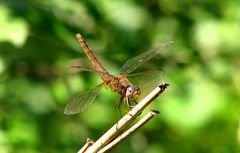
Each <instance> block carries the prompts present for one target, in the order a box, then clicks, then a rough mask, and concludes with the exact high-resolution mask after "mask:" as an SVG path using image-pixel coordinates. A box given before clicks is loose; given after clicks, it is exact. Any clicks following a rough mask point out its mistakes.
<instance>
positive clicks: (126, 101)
mask: <svg viewBox="0 0 240 153" xmlns="http://www.w3.org/2000/svg"><path fill="white" fill-rule="evenodd" d="M124 101H125V104H124V105H125V106H126V105H127V106H128V107H129V108H133V107H134V106H133V105H132V104H131V103H130V99H129V98H128V97H125V99H124ZM134 102H135V103H136V104H137V102H136V101H135V100H134Z"/></svg>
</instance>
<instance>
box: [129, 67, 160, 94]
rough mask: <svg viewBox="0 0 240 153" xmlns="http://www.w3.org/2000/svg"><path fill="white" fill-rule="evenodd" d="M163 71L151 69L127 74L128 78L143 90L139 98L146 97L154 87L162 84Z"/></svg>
mask: <svg viewBox="0 0 240 153" xmlns="http://www.w3.org/2000/svg"><path fill="white" fill-rule="evenodd" d="M162 77H163V72H162V71H160V70H150V71H145V72H140V73H135V74H130V75H128V76H127V78H128V80H129V81H130V82H131V83H132V84H133V85H135V86H138V87H139V88H140V91H141V95H140V97H139V99H142V98H143V97H145V96H146V95H147V94H148V93H149V92H151V91H152V90H153V89H154V88H156V87H157V86H159V85H160V83H161V79H162Z"/></svg>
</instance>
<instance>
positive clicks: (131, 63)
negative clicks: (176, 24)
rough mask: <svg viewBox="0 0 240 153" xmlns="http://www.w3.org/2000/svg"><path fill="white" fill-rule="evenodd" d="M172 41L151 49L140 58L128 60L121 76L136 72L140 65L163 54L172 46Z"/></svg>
mask: <svg viewBox="0 0 240 153" xmlns="http://www.w3.org/2000/svg"><path fill="white" fill-rule="evenodd" d="M172 43H173V42H172V41H169V42H166V43H164V44H162V45H161V46H159V47H157V48H154V49H151V50H149V51H147V52H145V53H143V54H141V55H139V56H136V57H134V58H132V59H130V60H128V61H127V62H126V63H125V64H123V66H122V67H121V69H120V74H129V73H131V72H132V71H134V70H135V69H136V68H138V67H139V66H140V65H142V64H143V63H144V62H146V61H148V60H150V59H152V58H153V57H155V56H156V55H157V54H159V53H161V52H163V51H164V50H166V49H168V48H169V47H170V45H171V44H172Z"/></svg>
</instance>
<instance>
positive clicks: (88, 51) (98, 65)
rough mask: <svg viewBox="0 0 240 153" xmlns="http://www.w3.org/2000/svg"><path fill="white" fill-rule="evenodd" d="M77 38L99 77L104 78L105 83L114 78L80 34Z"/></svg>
mask: <svg viewBox="0 0 240 153" xmlns="http://www.w3.org/2000/svg"><path fill="white" fill-rule="evenodd" d="M76 37H77V39H78V41H79V43H80V45H81V47H82V49H83V51H84V52H85V54H86V55H87V57H88V59H89V61H90V62H91V64H92V66H93V68H94V70H95V71H96V72H97V73H98V74H99V76H100V77H101V78H102V80H103V81H107V80H109V78H112V77H113V76H112V75H111V74H110V73H108V71H107V70H106V69H105V68H104V67H103V66H102V64H101V63H100V62H99V61H98V59H97V57H96V56H95V55H94V54H93V51H92V50H91V49H90V48H89V46H88V44H87V42H86V41H85V40H84V38H83V37H82V36H81V35H80V34H76Z"/></svg>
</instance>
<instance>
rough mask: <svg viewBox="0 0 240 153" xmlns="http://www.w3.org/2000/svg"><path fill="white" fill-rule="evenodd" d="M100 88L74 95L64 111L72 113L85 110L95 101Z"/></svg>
mask: <svg viewBox="0 0 240 153" xmlns="http://www.w3.org/2000/svg"><path fill="white" fill-rule="evenodd" d="M98 91H99V88H98V87H97V88H95V89H92V90H88V91H86V92H83V93H80V94H79V95H77V96H74V97H72V98H71V99H70V100H69V102H68V104H67V105H66V107H65V110H64V113H65V114H68V115H71V114H77V113H79V112H82V111H85V110H86V109H88V108H89V106H90V105H91V104H92V103H93V101H94V99H95V98H96V96H97V94H98Z"/></svg>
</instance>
